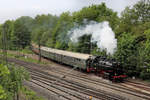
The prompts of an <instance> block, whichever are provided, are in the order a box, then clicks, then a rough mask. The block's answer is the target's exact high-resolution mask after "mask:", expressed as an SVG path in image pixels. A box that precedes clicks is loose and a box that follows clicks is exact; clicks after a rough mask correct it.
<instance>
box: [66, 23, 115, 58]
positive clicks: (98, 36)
mask: <svg viewBox="0 0 150 100" xmlns="http://www.w3.org/2000/svg"><path fill="white" fill-rule="evenodd" d="M68 34H69V35H70V36H71V37H70V39H71V41H72V42H78V38H79V37H81V36H83V35H85V34H87V35H90V34H91V35H92V40H91V42H96V43H97V46H98V48H100V50H106V52H107V54H111V55H112V54H113V53H114V52H115V49H116V48H117V39H115V34H114V32H113V31H112V29H111V28H110V26H109V22H107V21H104V22H102V23H97V22H95V21H91V22H90V23H89V24H86V25H85V26H80V27H79V28H74V29H72V30H71V31H69V32H68Z"/></svg>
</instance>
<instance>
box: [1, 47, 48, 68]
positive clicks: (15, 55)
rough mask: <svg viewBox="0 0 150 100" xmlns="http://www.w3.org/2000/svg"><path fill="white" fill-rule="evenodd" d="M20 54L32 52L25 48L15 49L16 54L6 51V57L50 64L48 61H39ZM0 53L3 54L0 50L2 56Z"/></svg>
mask: <svg viewBox="0 0 150 100" xmlns="http://www.w3.org/2000/svg"><path fill="white" fill-rule="evenodd" d="M21 54H33V53H32V51H31V50H27V49H25V50H22V51H17V52H16V54H12V53H9V52H7V57H8V58H16V59H19V60H23V61H26V62H32V63H38V64H44V65H46V64H50V63H48V62H42V61H41V62H39V61H38V60H36V59H32V58H30V57H25V56H23V55H21ZM2 55H3V53H2V52H0V56H2Z"/></svg>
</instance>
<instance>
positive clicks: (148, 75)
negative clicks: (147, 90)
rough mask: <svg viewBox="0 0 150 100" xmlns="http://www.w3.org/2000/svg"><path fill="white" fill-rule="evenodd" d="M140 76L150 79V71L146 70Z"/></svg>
mask: <svg viewBox="0 0 150 100" xmlns="http://www.w3.org/2000/svg"><path fill="white" fill-rule="evenodd" d="M140 78H142V79H143V80H147V79H150V73H148V72H145V71H142V72H141V73H140Z"/></svg>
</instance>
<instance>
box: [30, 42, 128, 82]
mask: <svg viewBox="0 0 150 100" xmlns="http://www.w3.org/2000/svg"><path fill="white" fill-rule="evenodd" d="M31 49H32V51H33V52H35V53H37V54H39V52H40V55H41V56H43V57H45V58H48V59H51V60H54V61H57V62H59V63H63V64H66V65H70V66H73V67H76V68H79V69H81V70H84V71H86V72H88V73H90V72H94V73H95V74H97V75H98V76H101V77H103V78H106V79H109V80H111V81H123V80H124V79H125V78H126V77H127V76H126V75H125V73H124V71H123V69H122V66H121V64H120V63H119V62H117V61H115V60H114V59H107V58H106V57H101V56H93V55H90V54H83V53H75V52H70V51H64V50H58V49H53V48H48V47H43V46H41V47H40V49H39V47H38V46H37V45H35V44H32V46H31Z"/></svg>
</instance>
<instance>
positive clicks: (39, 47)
mask: <svg viewBox="0 0 150 100" xmlns="http://www.w3.org/2000/svg"><path fill="white" fill-rule="evenodd" d="M38 45H39V62H41V43H40V39H39V43H38Z"/></svg>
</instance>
